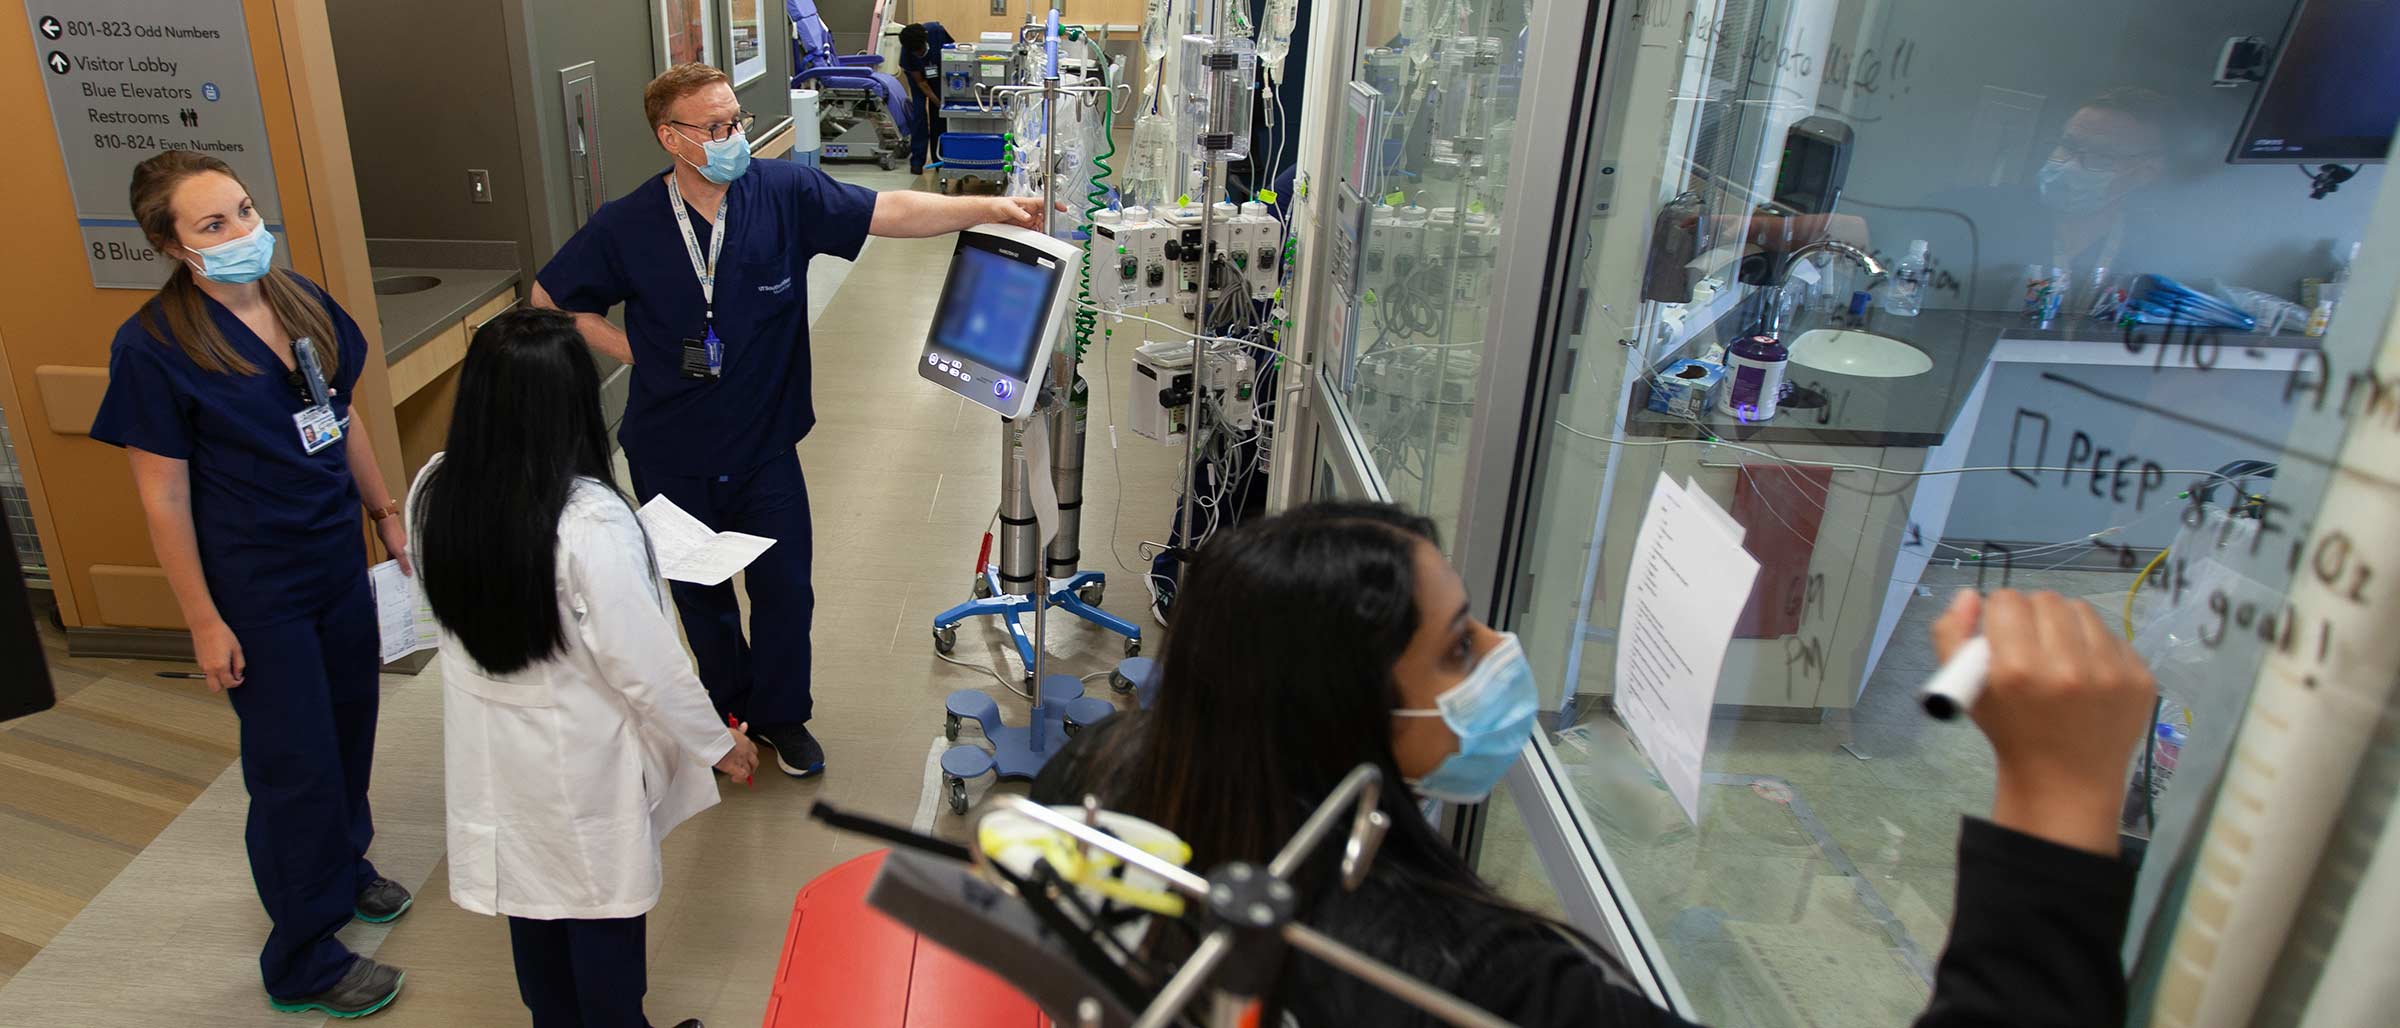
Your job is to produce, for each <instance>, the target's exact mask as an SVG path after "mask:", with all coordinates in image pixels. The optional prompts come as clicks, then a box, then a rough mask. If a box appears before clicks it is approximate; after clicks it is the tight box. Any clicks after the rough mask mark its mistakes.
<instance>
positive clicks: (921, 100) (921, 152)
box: [908, 87, 942, 174]
mask: <svg viewBox="0 0 2400 1028" xmlns="http://www.w3.org/2000/svg"><path fill="white" fill-rule="evenodd" d="M908 102H909V106H910V107H911V108H913V110H912V111H911V112H910V113H912V114H914V115H915V116H916V125H915V126H914V130H913V131H911V132H910V133H909V135H908V170H909V172H910V173H911V174H922V173H924V171H925V161H926V158H927V157H928V156H929V155H930V154H931V153H932V152H933V139H934V137H935V136H938V135H941V134H942V119H940V118H939V117H936V116H935V115H934V110H935V108H934V103H933V101H931V100H928V99H926V98H925V97H924V96H923V95H922V94H919V93H918V92H916V90H915V89H914V88H913V87H912V88H911V89H910V90H909V95H908Z"/></svg>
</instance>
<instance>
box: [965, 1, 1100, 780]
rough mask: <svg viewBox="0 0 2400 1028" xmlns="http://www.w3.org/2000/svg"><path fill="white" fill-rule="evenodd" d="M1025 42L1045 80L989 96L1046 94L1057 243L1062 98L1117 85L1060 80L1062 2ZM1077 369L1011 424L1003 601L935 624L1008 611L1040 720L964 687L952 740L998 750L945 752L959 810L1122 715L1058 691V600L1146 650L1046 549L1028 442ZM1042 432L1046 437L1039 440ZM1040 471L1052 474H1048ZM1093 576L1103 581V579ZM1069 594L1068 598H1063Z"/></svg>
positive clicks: (1072, 682)
mask: <svg viewBox="0 0 2400 1028" xmlns="http://www.w3.org/2000/svg"><path fill="white" fill-rule="evenodd" d="M1037 11H1038V9H1037ZM1017 39H1018V42H1019V43H1020V44H1024V45H1030V44H1032V43H1033V42H1034V41H1035V40H1037V39H1039V40H1041V41H1042V43H1043V45H1042V48H1041V50H1040V51H1039V52H1040V53H1041V56H1042V66H1041V84H1040V85H1038V86H1032V85H1007V86H1000V87H998V88H995V89H992V90H990V93H991V94H993V95H996V96H1003V97H1005V96H1010V95H1015V96H1023V97H1032V96H1038V97H1040V102H1041V108H1040V109H1041V122H1040V124H1041V133H1042V157H1041V161H1042V163H1041V175H1042V187H1041V196H1042V228H1043V231H1044V232H1045V234H1048V235H1051V236H1052V237H1053V238H1055V236H1056V231H1055V228H1056V226H1055V225H1054V224H1053V221H1054V219H1055V217H1056V212H1057V210H1058V197H1057V183H1058V135H1057V129H1058V120H1057V115H1058V110H1059V106H1060V104H1059V100H1060V98H1061V97H1062V96H1063V97H1072V98H1074V99H1075V100H1076V101H1077V102H1079V103H1088V102H1089V98H1090V97H1091V96H1092V95H1093V94H1098V93H1101V92H1105V91H1108V90H1110V89H1111V88H1113V87H1111V86H1109V85H1107V84H1106V82H1105V81H1104V82H1102V83H1101V84H1100V85H1096V86H1095V85H1075V86H1067V85H1063V84H1062V83H1061V81H1060V70H1059V61H1058V41H1059V11H1058V7H1057V4H1056V3H1055V0H1054V2H1053V5H1052V7H1051V9H1050V11H1049V18H1048V25H1047V32H1046V33H1045V32H1044V27H1043V26H1042V25H1041V24H1039V23H1038V22H1036V21H1034V20H1032V17H1031V16H1030V14H1029V19H1028V22H1027V24H1026V25H1024V26H1023V27H1021V28H1020V29H1019V30H1018V32H1017ZM1076 363H1077V355H1076V354H1075V353H1074V352H1073V351H1072V349H1066V348H1062V349H1060V350H1058V351H1057V352H1056V353H1055V355H1054V357H1053V360H1052V364H1051V373H1050V375H1049V380H1048V381H1047V382H1046V383H1044V385H1043V387H1042V390H1041V393H1040V396H1039V398H1038V399H1037V400H1036V401H1035V404H1034V408H1033V410H1032V411H1031V412H1029V413H1028V414H1027V415H1026V416H1025V417H1022V418H1017V419H1013V420H1009V421H1005V422H1004V423H1003V426H1004V427H1003V430H1002V435H1001V446H1002V463H1001V482H1000V490H1001V499H1000V504H1001V506H1000V511H999V514H1000V519H1001V522H1002V526H1001V532H1002V536H1001V546H1000V561H999V567H998V569H997V571H988V570H987V572H986V573H987V575H989V577H988V578H986V579H984V580H982V581H980V582H979V583H978V584H979V585H988V586H989V588H990V590H991V592H992V593H993V594H994V595H993V596H991V597H987V598H979V599H975V600H970V601H968V602H967V603H965V604H961V605H960V606H958V607H954V608H952V609H951V610H949V611H947V612H945V613H943V614H942V615H941V616H940V617H938V618H936V619H935V622H934V625H935V627H934V640H935V649H936V651H937V652H939V653H943V654H947V653H948V652H949V646H951V645H954V644H955V641H956V636H955V634H954V633H955V631H956V628H955V626H956V624H957V623H958V621H959V620H962V619H963V618H965V617H968V616H973V615H975V614H979V613H1002V614H1004V615H1005V616H1006V617H1007V619H1008V621H1009V628H1010V632H1011V635H1012V636H1013V637H1014V641H1015V642H1016V643H1017V645H1018V649H1019V652H1020V653H1021V654H1022V655H1023V656H1024V657H1025V664H1026V679H1027V683H1026V684H1027V685H1028V686H1029V688H1028V689H1027V692H1028V693H1029V695H1028V696H1027V698H1028V699H1029V700H1031V701H1032V704H1033V710H1032V720H1031V722H1030V723H1029V724H1028V725H1027V726H1026V727H1025V728H1023V729H1018V728H1015V727H1014V726H1010V725H1006V724H1004V723H1003V722H1002V720H1001V718H1000V713H999V704H998V703H997V702H996V701H995V700H993V699H992V697H991V696H989V695H987V694H985V693H983V692H982V691H980V690H975V689H962V690H959V691H957V692H953V693H952V694H951V695H950V698H949V699H948V701H947V702H946V703H945V705H944V706H945V710H946V723H945V725H944V734H945V735H947V736H948V737H949V738H950V739H951V741H953V742H956V741H957V739H958V734H957V733H958V728H959V726H960V723H961V722H962V720H967V719H972V720H974V721H976V722H977V723H979V724H980V725H981V726H982V728H983V734H984V738H985V740H986V741H987V742H989V743H990V744H991V745H992V752H988V753H987V752H985V751H984V750H983V749H981V748H980V747H976V746H971V745H960V746H953V747H951V748H950V750H949V751H947V752H945V753H944V754H943V755H942V759H941V766H942V772H943V784H944V789H945V792H946V793H947V794H948V799H949V803H950V808H951V810H952V811H954V812H956V813H961V814H963V813H965V812H966V807H967V804H966V779H968V778H976V777H981V776H983V775H985V774H988V773H991V772H993V771H997V772H999V774H1000V775H1001V776H1003V777H1008V778H1024V779H1030V778H1032V777H1033V776H1034V775H1035V774H1036V773H1038V772H1039V771H1040V770H1041V768H1042V765H1043V764H1045V763H1047V762H1048V760H1049V757H1050V754H1051V753H1052V752H1053V751H1055V750H1056V748H1057V746H1058V744H1059V743H1060V742H1061V740H1060V739H1056V738H1053V737H1052V736H1053V735H1055V734H1058V733H1060V732H1062V731H1064V730H1065V728H1066V726H1067V725H1069V724H1088V723H1091V722H1094V721H1098V720H1100V719H1102V718H1105V717H1107V716H1108V715H1109V714H1110V713H1112V712H1114V710H1115V707H1114V706H1113V705H1111V704H1110V703H1109V702H1108V701H1106V700H1103V699H1098V698H1093V697H1085V696H1084V695H1083V690H1082V683H1081V682H1080V681H1078V680H1076V679H1075V678H1073V677H1071V676H1065V675H1062V676H1059V677H1060V678H1061V679H1063V681H1062V682H1061V683H1060V687H1059V688H1056V689H1053V688H1050V687H1049V681H1048V679H1049V633H1048V629H1049V624H1048V622H1049V619H1048V617H1047V616H1046V615H1047V613H1048V610H1049V607H1050V606H1051V604H1052V603H1053V602H1057V603H1062V604H1065V605H1067V606H1068V607H1070V608H1071V611H1072V612H1073V613H1075V614H1077V615H1080V616H1082V617H1083V618H1085V619H1086V620H1090V621H1093V622H1095V623H1097V624H1100V625H1101V626H1102V627H1104V628H1108V629H1110V630H1111V631H1114V632H1116V633H1118V634H1120V635H1123V636H1125V637H1126V639H1127V644H1126V645H1127V653H1128V656H1131V654H1133V653H1135V652H1138V648H1139V646H1140V644H1141V642H1140V640H1141V630H1140V629H1139V628H1137V627H1135V626H1134V625H1132V624H1131V623H1129V622H1126V621H1124V620H1123V619H1121V618H1117V617H1115V616H1114V615H1111V614H1109V613H1107V612H1106V611H1102V610H1100V609H1099V608H1097V607H1095V606H1093V605H1092V604H1090V603H1087V602H1085V601H1084V600H1083V599H1082V598H1081V597H1078V596H1075V595H1074V594H1073V592H1074V590H1075V589H1076V587H1077V585H1078V579H1081V578H1083V577H1084V576H1083V575H1081V574H1074V573H1072V570H1071V569H1070V571H1071V575H1070V577H1069V578H1068V579H1067V580H1066V581H1065V583H1064V584H1063V585H1058V586H1054V583H1053V580H1052V578H1051V575H1050V571H1051V567H1050V562H1049V559H1048V556H1049V555H1048V554H1047V552H1046V551H1047V550H1048V548H1049V546H1050V545H1051V543H1052V541H1053V540H1051V539H1045V538H1043V537H1042V535H1043V533H1042V531H1041V526H1040V521H1039V519H1038V518H1037V517H1036V516H1035V512H1034V501H1033V486H1034V484H1035V483H1034V475H1035V474H1036V472H1035V470H1034V469H1033V468H1032V467H1031V464H1032V461H1031V459H1030V458H1029V456H1028V454H1027V441H1028V440H1029V439H1038V440H1039V441H1043V442H1047V441H1049V440H1055V439H1058V437H1059V436H1058V432H1057V431H1056V429H1057V428H1058V426H1059V423H1060V421H1061V420H1062V415H1063V414H1067V413H1069V412H1067V411H1064V410H1063V409H1062V408H1063V407H1064V406H1065V405H1066V404H1067V403H1070V402H1071V394H1072V390H1073V387H1074V380H1075V376H1076ZM1035 433H1039V434H1040V435H1039V436H1036V435H1034V434H1035ZM1077 451H1078V455H1077V456H1075V457H1074V458H1073V459H1074V460H1075V461H1076V464H1077V466H1078V470H1079V469H1080V456H1079V454H1080V446H1078V447H1077ZM1054 457H1055V455H1054ZM1041 473H1042V474H1051V472H1050V471H1049V470H1048V469H1045V470H1044V471H1043V472H1041ZM1057 481H1058V476H1056V475H1053V476H1052V478H1051V483H1052V484H1053V485H1054V486H1055V485H1056V483H1057ZM1077 495H1078V496H1080V483H1078V488H1077ZM1058 528H1059V531H1058V536H1059V537H1060V538H1064V537H1065V536H1066V528H1067V526H1066V523H1065V522H1064V519H1063V518H1062V519H1061V520H1060V522H1058ZM1092 577H1093V578H1094V580H1095V582H1096V579H1097V576H1096V575H1095V576H1092ZM1026 581H1030V583H1031V584H1030V585H1021V584H1020V583H1023V582H1026ZM1018 589H1024V590H1026V591H1027V594H1026V595H1023V596H1019V595H1017V594H1016V593H1017V590H1018ZM1062 593H1063V594H1065V595H1061V594H1062ZM1027 602H1030V603H1031V605H1032V607H1033V633H1032V639H1031V646H1030V647H1028V646H1027V645H1026V642H1027V640H1026V639H1025V633H1024V631H1023V629H1022V628H1021V627H1020V626H1019V625H1018V623H1017V621H1016V614H1017V612H1018V611H1019V610H1020V609H1021V607H1022V605H1023V604H1024V603H1027Z"/></svg>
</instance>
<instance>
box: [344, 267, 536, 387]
mask: <svg viewBox="0 0 2400 1028" xmlns="http://www.w3.org/2000/svg"><path fill="white" fill-rule="evenodd" d="M403 275H431V276H433V277H434V278H438V279H440V280H441V284H440V285H437V286H434V287H433V288H431V289H428V290H425V291H424V292H421V293H402V294H399V295H395V296H378V297H376V298H375V308H376V311H377V313H378V314H380V315H381V318H382V322H383V359H384V363H386V364H392V363H397V362H398V361H399V360H400V359H401V358H403V357H406V356H408V355H409V354H410V353H411V352H413V351H414V350H416V348H417V347H419V346H422V345H424V343H425V341H426V340H427V339H431V338H433V337H434V336H436V335H439V334H440V333H441V331H442V330H443V329H446V328H449V327H450V326H452V325H455V324H458V323H459V321H460V320H462V319H464V318H465V317H466V316H467V315H469V314H472V313H474V312H475V308H477V307H480V306H482V305H484V304H485V303H488V302H490V301H491V299H492V297H495V296H499V295H500V294H502V293H505V292H508V291H510V290H511V289H513V288H515V286H516V284H517V272H516V270H515V269H489V268H420V267H404V266H397V265H380V264H379V265H376V266H375V277H376V278H377V279H379V280H380V279H387V278H397V277H399V276H403Z"/></svg>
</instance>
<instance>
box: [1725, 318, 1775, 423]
mask: <svg viewBox="0 0 2400 1028" xmlns="http://www.w3.org/2000/svg"><path fill="white" fill-rule="evenodd" d="M1791 362H1792V351H1791V350H1790V349H1789V348H1787V347H1785V346H1784V345H1783V342H1782V341H1781V340H1779V339H1776V338H1775V337H1774V336H1748V337H1745V338H1743V339H1740V340H1736V341H1735V342H1734V344H1733V345H1732V346H1729V347H1726V348H1725V384H1724V385H1723V386H1721V387H1720V388H1719V390H1718V393H1717V410H1718V411H1720V412H1723V413H1724V414H1726V415H1728V416H1731V417H1736V418H1740V419H1742V420H1744V421H1765V420H1767V419H1769V418H1772V417H1774V416H1775V401H1776V400H1778V399H1780V398H1781V397H1782V395H1783V373H1784V369H1785V368H1787V367H1789V366H1790V365H1791Z"/></svg>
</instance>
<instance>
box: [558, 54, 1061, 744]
mask: <svg viewBox="0 0 2400 1028" xmlns="http://www.w3.org/2000/svg"><path fill="white" fill-rule="evenodd" d="M643 106H644V108H645V109H646V112H647V113H648V115H649V117H650V127H651V129H652V131H654V132H656V133H657V136H658V143H659V146H661V147H663V148H664V149H665V150H666V151H667V154H668V155H669V157H670V158H672V160H673V162H674V163H673V167H672V170H671V171H669V172H668V173H666V174H662V175H657V176H653V177H651V178H649V179H646V180H644V181H643V182H642V184H641V185H639V186H636V187H635V188H634V190H633V191H632V192H631V193H628V194H626V195H624V196H622V197H619V198H617V199H616V200H613V201H610V202H609V203H608V204H606V205H604V206H602V207H601V208H600V209H599V210H598V211H597V212H595V213H594V214H593V215H592V218H591V221H590V222H588V223H586V224H585V225H584V227H583V228H582V230H580V231H578V232H576V233H575V235H574V237H573V238H571V239H568V240H567V242H566V245H565V246H562V247H560V248H559V251H558V254H557V255H556V256H554V257H552V258H551V259H550V263H549V265H548V266H547V267H544V268H543V269H542V272H541V275H540V277H539V278H538V280H537V282H536V284H535V286H534V289H533V302H534V304H535V305H537V306H544V307H555V308H557V309H559V310H564V311H568V312H572V313H574V314H575V315H576V319H575V320H576V322H577V323H578V325H580V326H581V328H582V329H583V336H584V340H585V342H587V343H588V344H590V345H591V347H592V348H593V349H595V350H598V351H600V352H601V353H605V354H608V355H609V356H611V357H615V358H616V359H618V360H620V361H624V362H627V363H630V364H632V365H633V390H632V397H631V399H630V400H629V401H628V403H627V405H626V408H625V421H624V425H623V427H622V428H621V429H620V430H619V433H618V438H619V441H621V442H622V443H623V444H624V446H625V456H626V459H627V461H628V462H629V463H630V464H631V465H632V468H633V488H634V492H635V493H636V494H638V496H639V498H640V499H641V500H642V502H645V503H646V502H649V500H650V499H651V498H652V497H655V496H660V495H664V496H666V497H667V498H668V499H669V500H671V501H673V502H674V504H675V505H676V506H678V507H681V508H683V509H684V510H686V511H689V512H690V513H691V514H692V516H694V517H697V518H699V519H700V520H701V521H702V522H705V523H706V524H707V525H708V527H710V528H712V529H715V530H717V531H720V532H746V533H749V534H751V535H758V536H765V537H767V538H771V539H773V540H775V543H776V544H775V546H773V547H772V548H770V549H768V550H767V552H766V554H765V555H764V556H761V557H760V558H759V559H758V561H757V563H754V564H752V565H750V568H749V570H748V573H747V575H746V578H745V581H746V584H747V586H748V588H749V592H750V617H751V623H752V624H754V625H757V626H758V631H757V633H756V638H754V639H750V640H745V639H744V638H743V635H742V616H741V611H740V609H739V607H738V606H737V605H736V603H735V597H734V593H733V585H732V583H730V582H728V583H726V584H723V585H717V586H696V585H691V584H689V583H684V582H677V583H674V593H675V605H676V607H677V608H678V609H679V610H680V611H681V612H682V615H683V629H684V636H685V638H686V639H688V640H689V641H690V643H691V646H692V653H693V655H694V656H695V657H696V658H698V660H699V663H700V680H701V681H702V682H703V683H705V684H706V685H707V686H708V692H709V696H710V697H711V698H712V699H714V700H715V701H716V705H717V710H718V712H719V713H721V714H726V715H730V716H732V717H735V718H738V719H740V720H741V721H743V722H744V723H746V724H748V725H750V726H751V731H752V733H753V734H754V735H756V736H757V737H758V738H759V739H760V740H761V741H764V742H766V743H768V744H769V745H771V746H773V747H774V748H775V751H776V763H777V764H778V765H779V766H781V767H782V768H783V771H784V773H785V774H788V775H791V776H793V777H795V778H805V777H808V776H810V775H814V774H816V773H818V772H820V771H823V770H824V769H825V751H824V748H823V747H822V746H820V745H818V743H817V740H816V739H815V737H813V736H812V735H810V734H809V731H808V721H809V719H810V717H811V716H812V715H813V714H814V710H813V709H812V707H811V704H810V699H809V640H808V632H809V621H810V618H811V615H812V613H813V611H814V608H815V605H816V596H815V593H814V591H813V590H812V588H811V587H810V584H809V567H810V556H811V554H810V529H809V511H808V486H807V484H806V482H805V481H803V479H802V478H801V473H800V460H799V456H798V454H797V453H796V452H795V450H794V447H795V445H796V444H797V443H798V442H799V441H800V438H801V437H802V436H805V435H807V434H808V430H809V428H810V426H812V425H814V424H815V423H816V412H815V410H814V408H813V406H812V405H811V403H810V397H809V352H808V297H807V295H806V294H807V292H808V262H809V259H810V258H812V257H816V256H818V255H820V254H825V255H831V256H834V257H839V258H842V259H844V260H855V259H857V257H858V254H859V251H860V249H861V248H863V247H864V246H865V245H866V242H867V236H869V235H879V236H887V237H894V238H925V237H930V236H939V235H946V234H948V233H952V232H956V231H958V230H960V229H964V228H969V227H972V226H975V225H983V224H991V223H994V222H999V223H1005V224H1013V225H1018V226H1023V227H1027V228H1037V227H1039V223H1040V216H1039V212H1040V209H1041V201H1040V200H1038V199H1033V198H1003V197H946V196H938V195H935V194H932V193H916V192H891V193H876V192H874V191H872V190H868V189H863V188H860V187H858V186H852V185H845V184H843V183H840V182H836V181H834V180H833V179H831V178H829V177H827V176H826V175H824V174H823V173H821V172H819V171H818V170H817V169H815V168H809V167H802V166H800V165H797V164H793V163H789V162H785V161H760V162H757V163H755V164H753V163H752V162H751V160H750V147H749V141H748V139H747V134H746V130H747V129H748V127H749V125H750V122H751V115H750V114H749V112H746V111H744V110H742V109H741V105H740V104H739V103H738V102H736V100H735V99H734V95H733V88H732V86H731V84H730V83H729V82H728V81H727V80H726V77H725V73H724V72H722V71H719V70H717V69H715V68H712V67H709V66H707V65H702V64H685V65H679V66H677V67H674V68H670V69H668V70H667V72H666V73H665V74H663V75H660V76H659V77H658V78H657V79H656V80H654V81H652V82H651V83H650V85H649V88H648V89H646V90H645V91H644V94H643ZM620 303H622V304H624V305H625V328H624V330H622V331H620V330H618V329H617V328H616V327H615V326H614V325H611V324H610V323H609V322H608V320H607V319H606V317H604V315H606V314H607V312H608V310H609V308H611V307H614V306H616V305H617V304H620Z"/></svg>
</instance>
